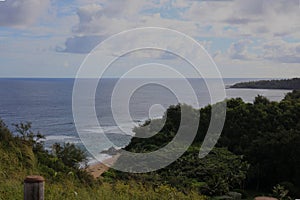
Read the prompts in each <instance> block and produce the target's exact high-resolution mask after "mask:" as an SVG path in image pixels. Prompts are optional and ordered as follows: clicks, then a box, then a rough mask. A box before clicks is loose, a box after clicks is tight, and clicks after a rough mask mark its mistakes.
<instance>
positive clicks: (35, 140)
mask: <svg viewBox="0 0 300 200" xmlns="http://www.w3.org/2000/svg"><path fill="white" fill-rule="evenodd" d="M15 128H16V133H17V135H15V134H13V133H12V132H11V131H10V130H9V129H8V128H7V126H6V125H5V124H4V122H3V121H2V120H0V158H1V162H0V200H10V199H11V200H16V199H23V181H24V179H25V177H26V176H27V175H33V174H34V175H42V176H44V177H45V178H46V186H45V199H49V200H57V199H67V200H68V199H70V200H73V199H84V200H89V199H91V200H95V199H101V200H102V199H103V200H115V199H120V200H131V199H137V200H139V199H140V200H141V199H149V200H152V199H153V200H161V199H162V200H164V199H166V200H167V199H174V200H175V199H187V200H188V199H200V200H204V199H206V197H205V196H202V195H199V194H198V193H197V192H191V193H189V194H184V193H182V192H181V191H179V190H177V189H176V188H173V187H170V186H168V185H164V184H160V185H158V186H157V187H152V186H151V184H142V183H139V182H136V181H128V182H127V181H126V182H125V181H121V180H120V181H118V180H115V181H114V183H111V182H106V181H105V180H103V179H102V180H101V179H99V180H95V179H93V178H92V177H91V176H90V175H89V174H87V173H86V172H85V170H83V169H79V167H78V166H79V165H78V163H81V162H84V161H85V156H84V152H83V151H82V150H80V149H78V148H77V147H76V146H74V145H72V144H65V145H62V146H61V145H60V144H55V145H54V146H53V153H50V152H48V151H46V150H45V149H44V146H43V143H42V142H41V140H40V139H41V138H43V136H42V135H41V134H40V133H37V134H35V133H34V132H32V131H31V124H30V123H20V124H16V125H15Z"/></svg>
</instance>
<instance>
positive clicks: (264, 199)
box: [254, 197, 278, 200]
mask: <svg viewBox="0 0 300 200" xmlns="http://www.w3.org/2000/svg"><path fill="white" fill-rule="evenodd" d="M254 200H278V199H276V198H273V197H255V198H254Z"/></svg>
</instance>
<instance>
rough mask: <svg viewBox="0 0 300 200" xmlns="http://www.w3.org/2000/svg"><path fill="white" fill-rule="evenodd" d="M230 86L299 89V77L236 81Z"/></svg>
mask: <svg viewBox="0 0 300 200" xmlns="http://www.w3.org/2000/svg"><path fill="white" fill-rule="evenodd" d="M231 88H252V89H254V88H256V89H286V90H300V78H293V79H282V80H261V81H249V82H242V83H236V84H234V85H233V86H231Z"/></svg>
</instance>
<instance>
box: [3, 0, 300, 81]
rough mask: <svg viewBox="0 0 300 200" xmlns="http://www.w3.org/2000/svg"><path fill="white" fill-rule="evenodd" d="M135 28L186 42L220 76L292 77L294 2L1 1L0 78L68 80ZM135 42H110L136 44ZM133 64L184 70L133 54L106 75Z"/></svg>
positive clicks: (297, 56)
mask: <svg viewBox="0 0 300 200" xmlns="http://www.w3.org/2000/svg"><path fill="white" fill-rule="evenodd" d="M143 27H161V28H168V29H172V30H175V31H178V32H180V33H183V34H186V35H187V36H189V37H191V38H193V39H194V40H196V41H197V42H199V43H200V44H201V45H202V46H203V47H204V48H205V50H206V51H207V52H208V53H209V55H210V57H211V58H212V59H213V60H214V62H215V63H216V65H217V66H218V69H219V71H220V73H221V76H222V77H225V78H234V77H238V78H292V77H300V5H299V0H1V1H0V51H1V54H0V77H56V78H61V77H71V78H72V77H75V76H76V74H77V72H78V69H79V67H80V66H81V64H82V63H83V61H84V60H85V58H86V56H87V55H88V53H89V52H90V51H91V50H92V49H93V48H94V47H96V46H97V45H98V44H99V43H101V42H103V41H105V40H106V39H108V38H110V37H111V36H113V35H115V34H118V33H120V32H122V31H126V30H130V29H134V28H143ZM165 36H166V35H165ZM140 37H142V38H143V37H144V38H146V36H143V35H139V37H138V38H130V39H128V40H123V42H121V43H119V44H118V45H125V46H130V45H131V44H133V43H134V44H139V42H140V43H142V41H140V40H141V38H140ZM152 37H154V36H152ZM157 40H158V43H160V42H163V39H162V38H161V37H160V38H157ZM179 44H180V42H178V45H179ZM118 45H116V46H117V47H115V53H116V54H117V51H118ZM178 48H182V49H183V50H184V51H185V53H186V54H193V52H194V51H193V49H192V48H189V47H186V46H185V47H182V46H178ZM110 56H112V57H113V55H110ZM141 60H143V61H144V62H154V61H155V62H156V63H162V64H168V65H173V66H176V67H175V68H176V69H179V68H180V69H181V70H185V69H186V70H188V67H187V66H186V64H184V63H183V62H182V61H180V59H178V58H176V56H174V55H168V54H167V53H166V52H157V51H152V52H150V51H141V52H137V53H135V54H134V53H133V55H129V56H127V57H124V58H122V59H120V60H119V63H118V65H119V66H118V67H116V70H113V69H112V70H110V71H111V72H110V73H109V74H108V76H114V75H115V76H117V75H116V74H117V71H118V68H120V67H122V66H123V65H126V64H127V65H129V64H131V65H137V63H139V64H140V63H141V62H140V61H141ZM98 63H99V65H101V58H99V60H98ZM150 67H151V66H150ZM206 67H208V66H206ZM158 73H159V72H158ZM190 74H192V73H190ZM190 76H191V77H193V75H190Z"/></svg>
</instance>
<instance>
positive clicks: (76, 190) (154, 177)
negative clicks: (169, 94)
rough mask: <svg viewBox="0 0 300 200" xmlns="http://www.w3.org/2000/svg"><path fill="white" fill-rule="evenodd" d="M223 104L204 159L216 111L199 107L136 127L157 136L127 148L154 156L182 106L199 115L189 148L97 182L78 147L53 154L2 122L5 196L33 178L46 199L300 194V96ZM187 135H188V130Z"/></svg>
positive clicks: (33, 136)
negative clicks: (159, 165) (39, 180)
mask: <svg viewBox="0 0 300 200" xmlns="http://www.w3.org/2000/svg"><path fill="white" fill-rule="evenodd" d="M226 102H227V113H226V114H227V117H226V121H225V125H224V129H223V131H222V135H221V138H220V139H219V141H218V144H217V146H216V147H215V148H214V150H213V151H212V152H211V153H210V154H209V155H208V156H206V157H205V158H204V159H199V158H198V153H199V150H200V146H201V144H202V142H203V139H204V137H205V134H206V132H207V129H208V125H209V122H210V117H211V116H210V113H211V109H212V106H210V105H209V106H206V107H204V108H201V109H194V108H192V107H190V106H187V105H176V106H171V107H170V108H169V109H168V110H167V111H166V113H165V115H164V117H163V119H155V120H152V121H150V120H149V121H147V122H145V124H144V125H142V126H140V127H136V128H135V129H134V131H135V133H136V135H137V136H138V135H139V134H143V135H144V134H152V133H153V132H157V131H159V133H158V134H156V135H154V136H152V137H150V138H138V137H134V138H132V140H131V143H130V144H129V145H128V146H127V147H126V150H128V151H132V152H150V151H154V150H157V149H159V148H161V147H163V146H164V145H166V144H167V143H169V142H170V141H171V140H172V139H173V137H174V136H175V135H176V132H177V130H178V128H179V124H180V117H181V116H180V111H181V109H182V108H183V106H184V108H185V109H187V110H189V113H190V114H189V117H190V118H191V120H192V119H193V118H194V117H195V116H196V115H198V114H200V118H201V120H200V122H199V129H198V132H197V136H196V138H195V140H194V142H193V144H192V146H191V147H190V148H189V149H188V151H186V152H185V153H184V154H183V155H182V156H181V157H180V158H179V159H178V160H177V161H175V162H173V163H172V164H170V165H169V166H167V167H166V168H164V169H160V170H158V171H155V172H151V173H145V174H129V173H123V172H119V171H115V170H113V169H110V170H109V171H107V172H106V173H105V174H104V175H103V177H101V178H99V179H98V180H95V179H93V178H92V177H91V176H90V175H89V174H87V173H86V172H85V170H83V169H80V168H79V163H84V162H85V154H84V152H83V151H82V150H80V149H78V148H77V147H76V146H75V145H72V144H64V145H60V144H55V145H54V146H53V151H52V152H48V151H46V150H45V149H44V145H43V143H42V142H41V141H42V140H41V138H43V136H42V135H41V134H40V133H34V132H32V131H31V124H30V123H21V124H17V125H15V129H16V130H15V133H16V134H13V133H12V132H11V131H10V130H9V129H8V128H7V126H6V125H5V124H4V123H3V121H1V120H0V157H1V162H0V199H1V200H2V199H22V195H23V191H22V190H23V189H22V188H23V186H22V184H23V183H22V182H23V180H24V178H25V177H26V176H27V175H31V174H35V175H42V176H44V177H45V178H46V180H47V181H46V188H45V190H46V191H45V195H46V199H208V196H209V197H213V196H220V195H226V194H230V193H229V192H231V194H232V191H234V192H239V193H241V194H242V196H243V198H247V197H249V195H248V194H249V193H250V194H251V197H252V196H255V195H261V194H264V195H270V196H274V197H277V198H279V199H290V198H295V197H299V196H300V194H299V192H300V170H299V169H300V156H299V155H300V121H299V119H300V91H293V92H291V93H288V94H287V95H286V96H285V98H284V99H283V100H282V101H280V102H271V101H269V100H268V99H267V98H265V97H263V96H257V97H256V98H255V101H254V102H253V103H245V102H243V100H242V99H240V98H236V99H229V100H226ZM164 121H165V122H166V123H165V124H164V126H163V128H162V129H161V130H158V129H159V128H158V127H160V125H161V124H162V123H163V122H164ZM150 122H152V123H150ZM147 124H150V126H145V125H147ZM184 130H185V133H186V134H189V127H188V126H186V127H185V129H184ZM122 159H126V157H124V156H121V157H120V158H119V160H120V161H122ZM253 191H254V192H253ZM233 194H234V193H233ZM203 195H206V196H203Z"/></svg>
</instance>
